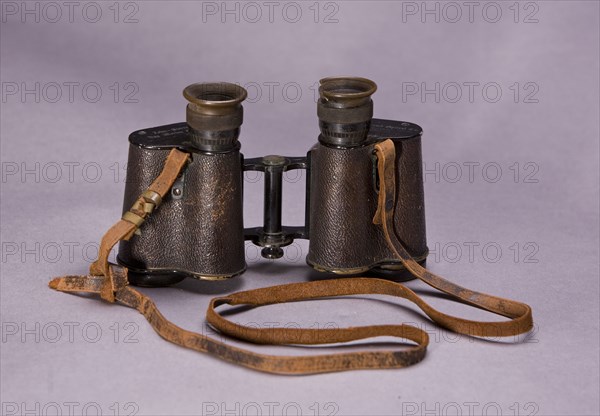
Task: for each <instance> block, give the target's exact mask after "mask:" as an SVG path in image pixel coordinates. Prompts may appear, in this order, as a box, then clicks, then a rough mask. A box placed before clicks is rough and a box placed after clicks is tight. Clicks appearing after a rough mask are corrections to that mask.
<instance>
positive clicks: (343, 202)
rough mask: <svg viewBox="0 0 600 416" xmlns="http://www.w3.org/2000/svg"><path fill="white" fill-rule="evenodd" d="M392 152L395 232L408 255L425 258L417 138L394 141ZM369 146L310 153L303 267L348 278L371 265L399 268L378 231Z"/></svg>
mask: <svg viewBox="0 0 600 416" xmlns="http://www.w3.org/2000/svg"><path fill="white" fill-rule="evenodd" d="M393 140H394V144H395V148H396V167H397V168H396V186H397V189H398V198H397V200H396V205H395V213H394V228H395V231H396V234H397V235H398V237H399V238H400V240H401V241H402V243H403V244H404V246H405V247H406V248H407V250H408V252H409V253H410V254H411V256H413V257H415V258H416V259H417V260H423V259H424V258H425V257H426V256H427V241H426V237H425V208H424V194H423V171H422V157H421V136H420V135H415V136H413V137H410V138H398V139H393ZM373 151H374V147H373V144H370V145H365V146H362V147H357V148H346V149H341V148H333V147H327V146H324V145H322V144H317V145H316V146H315V147H314V148H313V149H312V150H311V198H310V226H309V230H310V246H309V252H308V256H307V259H306V260H307V262H308V264H310V265H311V266H312V267H314V268H315V269H317V270H322V271H329V272H335V273H340V274H350V273H358V272H363V271H366V270H368V269H371V268H373V267H376V266H385V267H389V266H390V265H391V266H393V267H397V268H400V267H401V262H400V261H399V260H398V258H397V256H396V255H395V254H394V253H393V252H392V251H391V250H390V248H389V245H388V244H387V242H386V239H385V236H384V235H383V233H382V231H381V227H378V226H376V225H374V224H373V216H374V214H375V211H376V208H377V191H376V185H375V172H376V170H375V158H374V156H373Z"/></svg>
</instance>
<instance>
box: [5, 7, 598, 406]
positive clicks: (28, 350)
mask: <svg viewBox="0 0 600 416" xmlns="http://www.w3.org/2000/svg"><path fill="white" fill-rule="evenodd" d="M257 6H258V8H257ZM70 7H71V6H67V5H64V4H63V3H62V2H59V3H52V4H51V5H50V6H48V5H46V3H44V2H25V3H21V2H4V1H3V2H2V22H1V26H2V27H1V31H0V36H1V39H0V47H1V81H2V102H1V106H2V107H1V119H0V122H1V150H2V194H1V231H2V263H1V264H0V265H1V267H2V270H1V279H0V300H1V315H2V316H1V320H2V342H1V344H0V347H1V361H0V362H1V370H0V375H1V377H0V380H1V390H0V392H1V401H2V406H3V409H2V413H3V414H20V413H24V412H25V411H28V410H32V409H33V410H32V411H34V412H36V413H37V414H54V413H52V412H55V413H56V412H57V411H58V410H60V411H61V412H62V414H69V413H68V411H69V410H70V409H71V410H73V412H75V413H81V412H87V413H88V414H95V413H94V412H95V411H96V410H98V409H100V410H102V411H103V413H105V414H130V413H134V414H138V415H158V414H221V413H227V412H229V413H228V414H235V415H244V414H296V413H298V412H299V411H300V412H301V413H302V414H309V415H316V414H319V415H325V414H338V415H375V414H377V415H391V414H405V415H411V414H413V415H414V414H420V413H426V412H433V413H436V414H499V412H501V414H510V415H513V414H538V415H575V414H577V415H593V414H598V413H599V411H600V409H599V406H600V405H599V398H598V391H599V354H598V348H599V335H598V322H599V308H598V306H599V304H598V299H599V287H598V277H599V276H598V273H599V271H598V261H599V259H598V246H599V242H598V238H599V237H598V233H599V229H598V197H599V196H598V140H599V127H598V124H599V81H598V73H599V63H598V59H599V43H598V42H599V41H598V39H599V4H598V3H597V2H595V1H574V2H571V1H537V2H529V3H527V2H520V3H518V4H516V5H515V3H514V2H512V1H511V2H498V3H493V4H491V5H490V3H489V2H474V5H472V6H469V5H465V4H464V3H463V2H457V3H452V4H450V5H448V4H447V3H442V2H425V3H423V2H392V1H372V2H366V1H364V2H363V1H335V2H328V3H327V2H320V3H315V2H312V1H311V2H298V3H293V4H291V3H289V2H283V3H282V2H274V3H273V4H265V3H263V2H257V3H252V4H251V5H250V6H248V5H245V3H237V2H191V1H174V2H167V1H137V2H121V3H116V4H115V3H114V2H112V1H110V2H74V4H73V5H72V9H71V8H70ZM270 7H272V9H269V8H270ZM471 7H472V9H471ZM259 9H260V15H259V14H257V12H258V10H259ZM425 9H426V10H425ZM227 10H229V11H231V10H233V14H231V13H223V12H224V11H227ZM236 10H237V11H236ZM269 10H271V13H272V14H271V15H269ZM298 10H300V13H301V14H298ZM427 10H433V14H431V13H424V11H427ZM436 10H437V11H436ZM498 10H500V13H501V14H498ZM459 11H460V15H459V14H457V13H458V12H459ZM59 13H60V14H59ZM98 13H100V14H98ZM436 13H437V15H436ZM236 20H237V21H236ZM436 20H438V21H436ZM293 21H296V22H295V23H293ZM331 75H357V76H364V77H368V78H371V79H373V80H374V81H376V82H377V83H378V85H379V90H378V92H377V93H376V94H375V96H374V101H375V113H376V115H377V116H378V117H380V118H393V119H402V120H408V121H412V122H415V123H418V124H420V125H421V126H423V128H424V129H425V135H424V139H423V154H424V162H425V168H426V169H427V172H429V173H427V175H426V178H425V182H426V184H425V186H426V210H427V221H428V223H427V227H428V240H429V246H430V249H431V250H432V255H431V257H430V260H429V261H428V267H430V268H431V269H432V270H433V271H434V272H436V273H440V274H442V275H444V276H446V277H448V278H450V279H452V280H453V281H455V282H457V283H459V284H462V285H465V286H467V287H470V288H473V289H478V290H482V291H485V292H488V293H492V294H496V295H500V296H505V297H508V298H513V299H518V300H522V301H525V302H527V303H529V304H530V305H531V306H532V307H533V310H534V317H535V321H536V329H535V331H534V332H533V333H532V334H530V336H528V337H526V338H524V339H521V342H514V343H513V344H512V345H506V343H497V342H485V341H481V340H470V339H468V338H466V337H457V336H455V335H453V334H451V333H448V332H446V331H441V330H437V329H436V328H435V326H433V325H432V324H430V323H428V322H427V320H426V319H425V318H423V317H421V316H419V315H417V314H415V313H412V312H411V310H413V308H412V306H408V305H407V304H406V303H405V302H399V301H395V300H391V299H386V300H385V301H381V300H379V301H375V300H368V299H367V298H360V299H353V300H335V301H324V302H306V303H301V304H296V305H286V306H284V307H278V306H273V307H269V308H263V309H260V310H256V311H251V312H247V313H245V314H243V315H238V316H237V317H236V319H237V320H238V321H239V322H242V323H252V322H255V323H257V324H258V325H273V326H286V325H293V324H298V325H303V326H308V327H324V326H326V325H335V326H349V325H366V324H372V323H400V322H403V321H404V322H413V323H415V324H417V325H420V326H422V327H424V328H425V329H427V330H428V331H430V332H431V334H432V343H431V346H430V348H429V352H428V355H427V358H426V359H425V361H424V362H422V363H421V364H419V365H416V366H414V367H411V368H407V369H402V370H386V371H360V372H350V373H338V374H327V375H318V376H308V377H282V376H272V375H267V374H262V373H258V372H254V371H250V370H246V369H243V368H240V367H237V366H234V365H231V364H227V363H224V362H221V361H219V360H218V359H215V358H212V357H210V356H208V355H202V354H197V353H195V352H192V351H188V350H185V349H182V348H179V347H176V346H174V345H171V344H169V343H167V342H165V341H163V340H161V339H160V338H159V337H158V336H157V335H156V334H155V333H154V331H153V330H152V329H151V328H150V326H149V325H148V324H147V323H146V322H145V320H144V318H143V317H142V316H141V315H139V314H138V313H136V312H135V311H133V310H131V309H128V308H125V307H118V306H114V305H108V304H106V303H103V302H100V301H98V300H97V299H91V298H86V297H78V296H72V295H67V294H63V293H57V292H52V291H50V290H49V289H48V288H47V286H46V285H47V282H48V281H49V280H50V278H51V277H53V276H58V275H64V274H82V273H85V272H86V270H87V268H88V266H89V263H90V262H91V261H92V260H93V258H94V254H95V248H96V247H97V242H98V241H99V239H100V237H101V235H102V233H103V232H104V231H105V230H106V229H107V228H108V227H109V226H110V225H111V224H112V223H113V222H114V221H115V220H116V219H117V218H119V216H120V213H121V203H122V193H123V188H124V183H123V181H124V178H125V176H124V175H125V162H126V158H127V149H128V143H127V136H128V134H129V133H130V132H131V131H133V130H137V129H140V128H144V127H150V126H157V125H161V124H167V123H172V122H177V121H183V120H184V118H185V100H184V99H183V97H182V96H181V91H182V89H183V88H184V87H185V86H186V85H188V84H190V83H193V82H199V81H219V80H223V81H230V82H238V83H240V84H242V85H245V86H247V88H248V90H249V94H250V98H251V100H249V102H247V103H246V104H245V123H244V126H243V131H242V137H241V141H242V145H243V152H244V154H245V155H246V156H249V157H254V156H259V155H266V154H272V153H278V154H286V155H302V154H304V153H305V152H306V151H307V150H308V149H309V148H310V146H311V145H312V144H313V143H314V142H315V141H316V137H317V134H318V126H317V119H316V105H315V98H314V93H315V90H314V89H315V86H316V82H317V81H318V80H319V79H320V78H322V77H325V76H331ZM436 84H438V85H436ZM436 89H437V93H436V92H435V91H436ZM27 91H29V92H27ZM424 91H425V94H422V93H423V92H424ZM427 91H433V92H431V93H427ZM459 93H460V95H459ZM99 94H101V95H99ZM499 94H501V95H499ZM250 101H251V102H250ZM469 166H471V167H472V169H473V170H472V171H470V170H469ZM498 168H499V169H500V170H501V172H500V170H499V169H498ZM459 174H460V176H459ZM258 179H260V178H258ZM304 180H305V178H304V177H301V178H295V177H294V175H290V176H289V177H288V178H287V180H286V183H285V203H284V222H285V223H286V224H297V223H300V222H301V221H302V218H303V206H304V205H303V204H304V201H303V193H302V192H303V183H304ZM261 210H262V182H261V181H260V180H258V181H257V178H254V177H251V176H249V177H247V178H246V192H245V215H246V222H247V224H248V225H254V224H258V223H260V220H261V217H262V212H261ZM349 244H351V242H349ZM469 247H472V251H470V250H469ZM306 248H307V245H306V244H305V242H298V244H297V245H295V246H294V247H292V248H290V249H288V250H287V251H286V258H285V259H283V260H280V261H277V262H266V261H262V260H259V259H257V255H258V251H257V250H256V249H254V248H253V247H249V248H248V263H249V270H248V272H247V273H245V274H244V275H243V276H242V277H240V278H238V279H236V280H234V281H231V282H226V283H203V282H197V281H186V282H184V283H182V284H180V285H179V286H178V287H174V288H168V289H155V290H148V291H147V292H148V293H150V294H151V296H152V297H153V298H154V299H155V300H156V302H157V304H158V305H159V307H160V308H161V309H162V311H163V312H164V314H165V315H166V316H167V317H168V318H169V319H171V320H173V321H174V322H175V323H177V324H179V325H181V326H183V327H184V328H186V329H190V330H194V331H204V332H207V333H209V334H211V331H210V330H208V329H207V328H206V325H205V323H204V321H203V315H204V311H205V308H206V305H207V302H208V300H209V299H210V298H211V297H213V296H215V294H217V293H226V292H228V291H233V290H241V289H249V288H254V287H261V286H267V285H272V284H279V283H285V282H296V281H303V280H307V279H310V278H315V277H317V276H318V274H317V273H315V272H313V271H311V270H310V269H309V268H308V266H306V265H305V264H304V256H305V255H306ZM409 285H410V286H411V287H421V288H422V287H423V285H420V284H418V283H415V282H411V283H410V284H409ZM379 299H382V298H379ZM430 299H431V302H432V303H433V304H434V305H437V306H439V307H441V308H445V310H447V311H449V312H453V313H459V314H462V316H465V317H472V318H476V317H478V318H483V317H485V316H486V315H485V314H483V313H480V312H478V311H475V310H472V309H468V308H465V307H463V306H460V305H453V304H451V303H448V302H443V301H441V300H440V299H436V298H430ZM398 305H402V306H405V308H403V307H400V306H398ZM130 341H135V342H130ZM510 341H515V340H510ZM231 342H232V343H234V344H236V343H235V342H233V341H231ZM260 350H261V351H264V352H271V353H282V354H284V353H288V354H289V353H305V352H306V351H304V350H300V351H299V350H298V349H297V348H291V347H290V348H279V349H277V348H271V347H261V348H260Z"/></svg>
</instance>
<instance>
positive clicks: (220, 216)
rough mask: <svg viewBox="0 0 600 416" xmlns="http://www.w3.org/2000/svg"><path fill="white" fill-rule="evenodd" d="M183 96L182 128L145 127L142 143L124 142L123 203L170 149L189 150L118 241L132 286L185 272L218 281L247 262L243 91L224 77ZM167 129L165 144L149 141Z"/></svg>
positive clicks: (154, 283) (148, 179) (153, 172)
mask: <svg viewBox="0 0 600 416" xmlns="http://www.w3.org/2000/svg"><path fill="white" fill-rule="evenodd" d="M183 95H184V97H185V98H186V99H187V100H188V101H189V103H188V105H187V109H186V124H187V128H183V129H182V128H180V127H176V126H177V125H172V127H171V128H170V129H169V128H167V129H166V130H167V133H162V134H161V132H145V133H146V134H144V135H143V138H142V140H141V142H143V143H144V144H145V146H140V145H139V141H138V143H132V144H131V145H130V148H129V160H128V170H127V184H126V187H125V201H124V205H123V207H124V210H127V209H128V207H129V206H131V204H132V203H133V202H134V200H135V198H136V197H137V195H140V194H141V193H142V192H143V191H144V190H145V189H146V187H147V186H148V185H150V183H152V181H153V180H154V179H155V178H156V177H157V176H158V174H159V173H160V170H161V169H162V166H163V164H164V161H165V158H166V156H167V154H168V153H169V151H170V148H172V147H182V148H183V149H184V150H186V151H188V152H189V153H190V154H191V158H190V161H189V163H188V166H187V167H186V168H185V170H184V171H183V174H182V175H181V176H180V178H178V180H177V181H176V182H175V184H174V186H173V188H172V190H171V194H170V195H169V196H168V197H167V198H165V200H164V202H163V205H162V206H161V207H160V209H158V210H157V211H156V212H155V213H153V215H152V216H151V217H150V218H149V219H148V221H146V223H145V224H144V226H143V228H142V229H141V233H140V235H136V236H134V237H133V238H131V239H130V241H122V242H121V244H120V247H119V261H120V262H121V263H123V264H126V265H127V266H128V267H129V268H130V275H131V276H130V279H131V280H132V282H133V283H135V284H138V285H151V286H157V285H168V284H173V283H176V282H177V281H180V280H182V279H183V278H184V277H186V276H191V277H195V278H198V279H206V280H219V279H225V278H229V277H232V276H235V275H238V274H240V273H242V272H243V271H244V270H245V268H246V262H245V251H244V224H243V215H242V212H243V205H242V204H243V202H242V189H243V187H242V163H241V155H240V144H239V141H238V137H239V134H240V126H241V125H242V122H243V106H242V101H243V100H244V99H245V98H246V90H244V88H242V87H240V86H238V85H235V84H230V83H224V82H222V83H206V84H193V85H190V86H188V87H187V88H186V89H185V90H184V92H183ZM166 127H169V126H166ZM169 130H172V131H173V132H172V133H173V134H172V136H171V138H170V139H168V141H169V145H167V146H161V144H160V143H158V144H156V143H154V145H153V146H148V144H149V143H150V144H152V142H151V137H153V136H154V137H159V136H160V137H169ZM153 133H154V134H153ZM149 136H150V138H149V139H146V138H145V137H149ZM136 137H137V136H136ZM130 141H131V139H130Z"/></svg>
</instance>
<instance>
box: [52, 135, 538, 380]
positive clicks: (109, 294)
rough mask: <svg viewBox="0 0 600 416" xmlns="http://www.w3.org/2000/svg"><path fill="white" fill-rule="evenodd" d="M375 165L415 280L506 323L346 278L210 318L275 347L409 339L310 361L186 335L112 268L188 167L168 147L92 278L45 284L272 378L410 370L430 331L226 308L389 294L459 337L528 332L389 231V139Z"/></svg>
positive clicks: (507, 311) (527, 324)
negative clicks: (292, 319) (269, 320)
mask: <svg viewBox="0 0 600 416" xmlns="http://www.w3.org/2000/svg"><path fill="white" fill-rule="evenodd" d="M375 149H376V152H377V160H378V175H379V183H380V189H379V200H378V208H377V212H376V214H375V217H374V219H373V222H374V223H375V224H378V225H380V226H381V227H382V229H383V232H384V233H385V236H386V239H387V242H388V245H389V246H390V248H391V249H392V250H393V251H394V253H395V254H396V255H397V257H398V258H399V259H400V260H401V262H402V263H403V264H404V266H405V267H406V268H407V270H409V271H410V272H411V273H412V274H413V275H414V276H416V277H417V278H419V279H421V280H422V281H424V282H425V283H427V284H429V285H430V286H433V287H434V288H436V289H438V290H440V291H441V292H444V293H446V294H448V295H450V297H452V298H454V299H456V300H457V301H461V302H465V303H468V304H470V305H473V306H475V307H478V308H481V309H484V310H487V311H490V312H493V313H495V314H498V315H502V316H505V317H507V318H510V320H505V321H500V322H497V321H493V322H481V321H471V320H467V319H462V318H457V317H453V316H450V315H447V314H444V313H442V312H439V311H437V310H436V309H434V308H432V307H431V306H430V305H428V304H427V303H426V302H425V301H424V300H423V299H422V298H420V297H419V296H418V295H417V294H416V293H415V292H413V291H412V290H410V289H409V288H407V287H406V286H404V285H402V284H400V283H395V282H391V281H387V280H382V279H374V278H346V279H335V280H327V281H316V282H306V283H292V284H287V285H280V286H273V287H267V288H262V289H255V290H249V291H244V292H237V293H233V294H231V295H228V296H224V297H218V298H214V299H212V300H211V302H210V305H209V307H208V311H207V314H206V319H207V321H208V322H209V323H210V324H211V325H212V326H213V327H214V328H215V329H217V330H218V331H220V332H221V333H223V334H226V335H229V336H231V337H233V338H236V339H238V340H242V341H249V342H253V343H256V344H272V345H284V344H285V345H316V344H332V343H342V342H349V341H354V340H359V339H365V338H372V337H378V336H392V337H397V338H400V339H402V340H404V341H409V342H410V343H411V345H408V346H407V345H406V344H399V345H398V349H397V350H386V351H368V352H367V351H360V352H349V353H341V354H322V355H309V356H274V355H264V354H259V353H256V352H253V351H250V350H245V349H241V348H238V347H235V346H233V345H230V344H228V343H226V342H224V341H219V340H217V339H214V338H211V337H208V336H206V335H202V334H198V333H195V332H191V331H187V330H185V329H183V328H180V327H178V326H177V325H175V324H173V323H172V322H170V321H168V320H167V319H166V318H165V317H164V316H163V315H162V314H161V313H160V311H159V310H158V308H157V307H156V305H155V304H154V302H153V301H152V300H151V299H150V298H149V297H148V296H146V295H144V294H142V293H141V292H139V291H138V290H136V289H135V288H133V287H131V286H129V285H128V280H127V269H125V268H123V267H120V266H117V265H113V264H109V263H108V255H109V254H110V251H111V250H112V248H113V247H114V245H115V244H116V243H117V242H118V241H119V240H122V239H129V238H131V236H132V235H133V233H134V232H135V231H136V230H137V229H138V228H139V226H140V225H141V224H142V222H143V221H144V220H145V218H147V216H148V215H149V214H150V213H151V212H152V210H153V209H154V208H155V207H156V206H157V205H159V204H160V202H161V200H162V197H164V195H165V194H166V193H167V192H168V190H169V189H170V188H171V186H172V185H173V183H174V182H175V180H176V179H177V176H178V175H179V173H180V172H181V170H182V169H183V166H185V163H186V162H187V160H188V157H189V156H188V155H187V154H186V153H183V152H181V151H179V150H176V149H173V150H172V151H171V153H170V154H169V156H168V157H167V160H166V162H165V166H164V168H163V171H162V173H161V174H160V176H159V177H158V178H157V179H156V180H155V181H154V182H153V183H152V184H151V185H150V187H149V188H148V190H147V191H146V192H144V194H143V195H142V196H141V197H140V198H139V199H138V200H137V201H136V203H135V204H134V206H133V207H132V209H131V210H130V211H129V212H127V213H126V214H125V215H124V216H123V218H122V219H121V220H120V221H119V222H117V223H116V224H115V225H114V226H113V227H111V228H110V229H109V230H108V232H107V233H106V234H105V235H104V237H103V238H102V242H101V246H100V251H99V257H98V260H96V262H94V263H93V264H92V266H91V267H90V275H89V276H64V277H59V278H56V279H53V280H52V281H51V282H50V283H49V286H50V287H51V288H52V289H55V290H59V291H63V292H90V293H98V294H100V297H101V298H102V299H104V300H106V301H108V302H115V301H118V302H120V303H122V304H124V305H127V306H129V307H132V308H135V309H137V310H138V311H139V312H140V313H142V314H143V315H144V316H145V317H146V319H147V320H148V322H149V323H150V325H152V327H153V328H154V330H155V331H156V332H157V333H158V334H159V335H160V336H162V337H163V338H165V339H166V340H168V341H170V342H172V343H174V344H177V345H181V346H183V347H186V348H190V349H193V350H196V351H200V352H208V353H210V354H213V355H216V356H218V357H220V358H222V359H224V360H226V361H229V362H232V363H235V364H239V365H242V366H245V367H248V368H252V369H255V370H260V371H265V372H269V373H276V374H315V373H324V372H332V371H344V370H354V369H372V368H400V367H407V366H409V365H412V364H415V363H417V362H419V361H421V360H422V359H423V358H424V356H425V351H426V348H427V345H428V342H429V337H428V335H427V333H426V332H425V331H423V330H421V329H419V328H416V327H413V326H410V325H372V326H363V327H349V328H339V329H338V328H336V329H301V328H255V327H247V326H243V325H239V324H236V323H234V322H232V321H229V320H227V319H225V318H224V317H223V316H222V315H220V314H219V313H218V312H217V311H216V308H217V307H218V306H220V305H223V304H228V305H249V306H252V307H258V306H264V305H271V304H276V303H285V302H295V301H302V300H309V299H318V298H329V297H333V296H348V295H358V294H379V295H391V296H397V297H400V298H404V299H407V300H409V301H411V302H413V303H414V304H416V305H417V306H418V307H419V308H420V309H421V310H422V311H423V312H425V314H426V315H427V316H429V317H430V318H431V319H432V320H433V321H434V322H436V323H437V324H438V325H440V326H441V327H444V328H446V329H449V330H451V331H454V332H456V333H459V334H465V335H471V336H483V337H497V336H512V335H517V334H521V333H524V332H527V331H529V330H531V328H532V326H533V320H532V315H531V308H530V307H529V306H528V305H526V304H524V303H520V302H515V301H512V300H508V299H503V298H499V297H495V296H491V295H486V294H484V293H479V292H475V291H472V290H469V289H465V288H463V287H460V286H458V285H455V284H454V283H451V282H449V281H447V280H445V279H443V278H441V277H439V276H437V275H435V274H433V273H431V272H429V271H428V270H426V269H425V268H423V267H422V266H420V265H419V264H418V263H417V262H416V261H415V260H414V259H413V258H412V257H411V256H410V255H409V254H408V252H407V251H406V250H405V249H404V247H403V246H402V244H401V243H400V241H399V240H398V239H397V237H396V235H395V233H394V231H393V230H394V228H393V226H394V224H393V218H394V215H393V214H394V206H395V189H396V187H395V167H394V160H395V150H394V144H393V142H392V141H391V140H386V141H384V142H381V143H378V144H377V145H376V146H375Z"/></svg>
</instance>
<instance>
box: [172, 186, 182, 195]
mask: <svg viewBox="0 0 600 416" xmlns="http://www.w3.org/2000/svg"><path fill="white" fill-rule="evenodd" d="M173 195H175V196H180V195H181V188H173Z"/></svg>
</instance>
